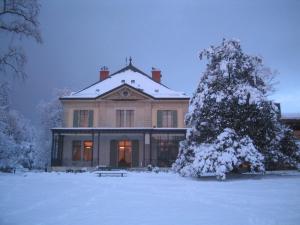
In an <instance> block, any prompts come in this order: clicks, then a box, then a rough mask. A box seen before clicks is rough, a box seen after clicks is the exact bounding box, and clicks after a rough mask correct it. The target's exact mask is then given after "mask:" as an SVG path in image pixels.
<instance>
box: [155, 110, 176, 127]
mask: <svg viewBox="0 0 300 225" xmlns="http://www.w3.org/2000/svg"><path fill="white" fill-rule="evenodd" d="M157 127H177V111H176V110H158V111H157Z"/></svg>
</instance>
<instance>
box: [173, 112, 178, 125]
mask: <svg viewBox="0 0 300 225" xmlns="http://www.w3.org/2000/svg"><path fill="white" fill-rule="evenodd" d="M172 120H173V124H172V125H173V126H172V127H177V126H178V124H177V121H178V120H177V111H176V110H173V111H172Z"/></svg>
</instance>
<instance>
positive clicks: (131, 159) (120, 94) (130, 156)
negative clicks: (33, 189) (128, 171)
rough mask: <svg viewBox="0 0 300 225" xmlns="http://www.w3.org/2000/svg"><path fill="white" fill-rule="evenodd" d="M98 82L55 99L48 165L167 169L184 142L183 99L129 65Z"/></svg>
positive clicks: (156, 72)
mask: <svg viewBox="0 0 300 225" xmlns="http://www.w3.org/2000/svg"><path fill="white" fill-rule="evenodd" d="M99 75H100V77H99V81H97V82H96V83H94V84H92V85H90V86H88V87H87V88H85V89H83V90H80V91H78V92H76V93H73V94H71V95H70V96H64V97H61V98H60V100H61V102H62V104H63V109H64V125H63V127H59V128H53V129H52V134H53V135H52V138H53V139H52V153H51V166H53V167H54V166H64V167H77V166H78V167H94V166H109V167H119V168H120V167H121V168H124V167H144V166H147V165H149V164H151V165H153V166H160V167H169V166H171V164H172V163H173V162H174V161H175V159H176V157H177V154H178V146H179V142H180V141H181V140H183V139H184V138H185V133H186V128H185V125H184V117H185V114H186V112H187V110H188V103H189V97H188V96H187V95H186V94H184V93H182V92H178V91H174V90H171V89H169V88H168V87H166V86H165V85H163V84H162V83H161V72H160V71H159V70H156V69H154V68H153V69H152V72H151V75H148V74H146V73H144V72H143V71H141V70H139V69H138V68H136V67H135V66H133V64H132V61H131V60H130V62H129V64H128V65H127V66H126V67H124V68H122V69H121V70H119V71H117V72H115V73H112V74H110V72H109V70H108V69H107V68H106V67H103V68H102V69H101V71H100V74H99Z"/></svg>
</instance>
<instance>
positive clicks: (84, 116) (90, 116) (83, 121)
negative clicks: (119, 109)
mask: <svg viewBox="0 0 300 225" xmlns="http://www.w3.org/2000/svg"><path fill="white" fill-rule="evenodd" d="M93 120H94V111H93V110H74V114H73V127H92V126H93Z"/></svg>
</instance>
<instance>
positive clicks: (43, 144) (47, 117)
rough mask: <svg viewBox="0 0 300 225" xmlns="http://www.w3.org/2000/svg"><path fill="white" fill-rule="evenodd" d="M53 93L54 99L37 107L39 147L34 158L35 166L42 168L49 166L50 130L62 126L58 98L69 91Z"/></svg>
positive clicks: (59, 90) (60, 105)
mask: <svg viewBox="0 0 300 225" xmlns="http://www.w3.org/2000/svg"><path fill="white" fill-rule="evenodd" d="M54 92H55V93H54V97H53V98H52V99H51V100H50V101H49V102H45V101H43V102H41V103H40V104H39V105H38V111H39V115H40V132H39V137H38V146H40V147H39V151H38V152H37V154H36V157H35V166H37V167H42V168H44V166H47V165H50V156H51V143H52V133H51V128H54V127H62V125H63V107H62V104H61V102H60V100H59V98H60V97H62V96H67V95H70V94H71V91H70V90H69V89H66V88H65V89H58V90H55V91H54Z"/></svg>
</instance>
